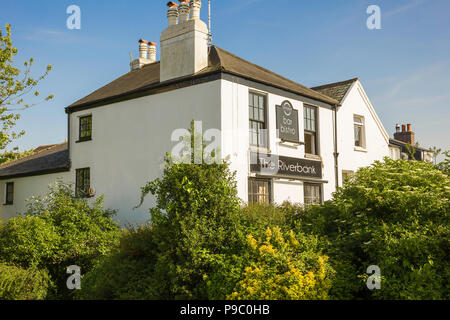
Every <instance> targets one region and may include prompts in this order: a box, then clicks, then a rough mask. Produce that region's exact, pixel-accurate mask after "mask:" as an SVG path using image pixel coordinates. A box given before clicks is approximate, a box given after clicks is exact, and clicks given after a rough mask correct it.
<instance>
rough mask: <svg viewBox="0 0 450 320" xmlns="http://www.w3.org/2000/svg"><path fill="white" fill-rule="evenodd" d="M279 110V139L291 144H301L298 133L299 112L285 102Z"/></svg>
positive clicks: (277, 107) (278, 107)
mask: <svg viewBox="0 0 450 320" xmlns="http://www.w3.org/2000/svg"><path fill="white" fill-rule="evenodd" d="M276 110H277V129H278V138H280V139H281V140H284V141H289V142H300V141H299V139H300V135H299V132H298V111H297V110H294V108H293V107H292V104H291V103H290V102H289V101H287V100H285V101H283V103H281V105H280V106H276Z"/></svg>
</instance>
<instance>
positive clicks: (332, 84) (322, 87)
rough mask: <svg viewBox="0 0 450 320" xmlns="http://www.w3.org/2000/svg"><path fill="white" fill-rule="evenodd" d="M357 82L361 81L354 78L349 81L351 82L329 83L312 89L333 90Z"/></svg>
mask: <svg viewBox="0 0 450 320" xmlns="http://www.w3.org/2000/svg"><path fill="white" fill-rule="evenodd" d="M357 80H359V78H358V77H356V78H352V79H349V80H344V81H339V82H333V83H327V84H323V85H320V86H316V87H311V88H310V89H312V90H318V89H325V88H331V87H336V86H340V85H343V84H349V83H352V82H355V81H357Z"/></svg>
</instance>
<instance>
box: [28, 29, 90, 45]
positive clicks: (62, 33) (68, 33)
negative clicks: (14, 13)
mask: <svg viewBox="0 0 450 320" xmlns="http://www.w3.org/2000/svg"><path fill="white" fill-rule="evenodd" d="M23 38H24V39H25V40H28V41H39V42H46V43H86V42H92V41H91V39H89V37H87V36H86V35H81V34H80V33H79V31H72V30H65V29H44V28H39V29H33V31H31V32H29V33H28V34H26V35H24V36H23Z"/></svg>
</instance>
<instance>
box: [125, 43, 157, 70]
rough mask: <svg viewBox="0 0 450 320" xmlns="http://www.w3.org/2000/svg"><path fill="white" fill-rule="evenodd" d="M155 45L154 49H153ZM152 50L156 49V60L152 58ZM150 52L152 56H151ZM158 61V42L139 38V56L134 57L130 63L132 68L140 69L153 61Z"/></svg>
mask: <svg viewBox="0 0 450 320" xmlns="http://www.w3.org/2000/svg"><path fill="white" fill-rule="evenodd" d="M149 44H151V48H149V47H148V46H149ZM152 47H153V49H152ZM152 50H154V60H153V59H152V54H153V53H152ZM149 53H150V58H149ZM155 61H156V43H155V42H150V43H149V42H148V41H147V40H143V39H140V40H139V58H137V59H134V60H132V61H131V63H130V70H131V71H133V70H136V69H140V68H142V67H143V66H145V65H147V64H150V63H153V62H155Z"/></svg>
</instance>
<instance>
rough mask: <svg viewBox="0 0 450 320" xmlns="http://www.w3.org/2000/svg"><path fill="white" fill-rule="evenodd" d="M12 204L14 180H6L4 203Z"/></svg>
mask: <svg viewBox="0 0 450 320" xmlns="http://www.w3.org/2000/svg"><path fill="white" fill-rule="evenodd" d="M12 204H14V182H6V183H5V203H4V205H12Z"/></svg>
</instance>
